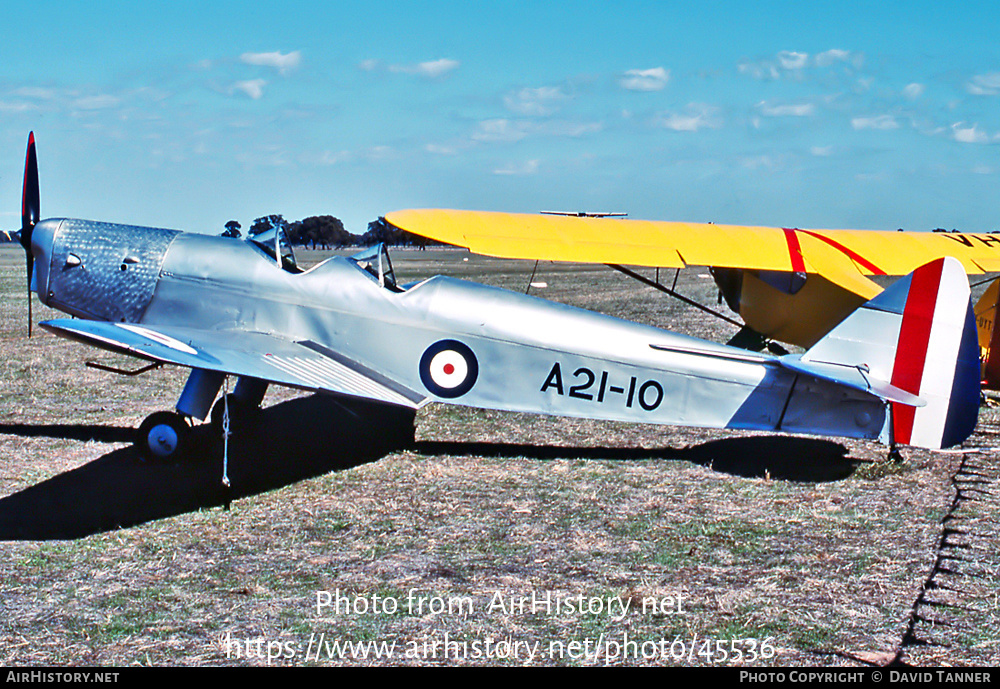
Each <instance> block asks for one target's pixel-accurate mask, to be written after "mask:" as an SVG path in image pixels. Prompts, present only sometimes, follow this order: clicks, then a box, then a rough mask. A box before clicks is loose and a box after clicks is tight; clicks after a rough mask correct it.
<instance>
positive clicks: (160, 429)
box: [135, 411, 191, 462]
mask: <svg viewBox="0 0 1000 689" xmlns="http://www.w3.org/2000/svg"><path fill="white" fill-rule="evenodd" d="M190 430H191V429H190V427H189V426H188V425H187V422H185V421H184V418H183V417H182V416H181V415H180V414H178V413H176V412H172V411H160V412H156V413H155V414H150V415H149V416H147V417H146V420H145V421H143V422H142V425H141V426H139V430H138V431H136V436H135V448H136V450H137V451H138V452H139V456H140V457H142V458H143V459H145V460H147V461H151V462H169V461H172V460H175V459H178V458H180V457H182V456H183V455H184V452H185V451H186V450H187V444H188V436H189V432H190Z"/></svg>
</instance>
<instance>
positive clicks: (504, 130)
mask: <svg viewBox="0 0 1000 689" xmlns="http://www.w3.org/2000/svg"><path fill="white" fill-rule="evenodd" d="M527 129H528V127H527V125H526V123H524V122H518V121H514V120H508V119H503V118H500V119H494V120H483V121H482V122H480V123H479V128H478V129H477V130H476V131H475V132H474V133H473V134H472V138H473V139H475V140H476V141H483V142H487V143H494V142H498V143H513V142H514V141H520V140H521V139H523V138H524V137H526V136H527V135H528V131H527Z"/></svg>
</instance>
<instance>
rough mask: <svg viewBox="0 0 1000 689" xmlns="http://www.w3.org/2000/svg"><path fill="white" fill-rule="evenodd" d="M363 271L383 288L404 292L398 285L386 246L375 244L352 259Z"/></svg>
mask: <svg viewBox="0 0 1000 689" xmlns="http://www.w3.org/2000/svg"><path fill="white" fill-rule="evenodd" d="M350 260H351V261H353V262H354V264H355V265H357V266H358V268H360V269H361V270H363V271H365V272H366V273H368V274H369V275H371V276H372V277H373V278H374V279H375V280H377V281H378V284H379V285H380V286H381V287H385V288H386V289H387V290H389V291H391V292H403V291H404V290H403V288H401V287H399V286H398V285H397V284H396V273H395V272H393V270H392V261H390V260H389V250H388V249H387V248H386V246H385V244H375V245H374V246H372V247H370V248H368V249H365V250H364V251H362V252H360V253H357V254H354V255H353V256H351V257H350Z"/></svg>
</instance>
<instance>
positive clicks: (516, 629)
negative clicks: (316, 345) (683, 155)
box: [0, 246, 1000, 666]
mask: <svg viewBox="0 0 1000 689" xmlns="http://www.w3.org/2000/svg"><path fill="white" fill-rule="evenodd" d="M322 257H323V256H322V255H321V254H318V253H312V254H310V253H308V252H306V253H305V254H304V255H303V258H304V260H305V262H315V261H317V260H319V259H321V258H322ZM393 258H394V261H395V265H396V269H397V274H398V276H399V278H400V281H401V282H405V281H407V280H411V279H417V278H420V277H426V276H429V275H432V274H435V273H445V274H450V275H454V276H458V277H463V278H469V279H473V280H477V281H480V282H486V283H489V284H494V285H500V286H503V287H508V288H511V289H515V290H519V291H523V290H524V289H525V288H526V286H527V284H528V281H529V276H530V275H531V271H532V268H533V266H532V264H530V263H527V264H526V263H517V262H503V261H498V260H491V259H486V258H482V257H477V256H469V255H468V254H466V253H464V252H460V251H427V252H416V251H398V252H395V254H394V256H393ZM23 270H24V268H23V254H22V253H21V251H20V249H19V247H16V246H2V247H0V347H2V354H3V356H2V357H0V367H2V370H3V374H4V375H3V385H2V387H0V452H2V455H0V456H2V460H0V461H2V467H3V470H2V472H0V496H4V497H2V498H0V664H3V665H32V664H67V665H69V664H72V665H246V664H249V665H265V664H274V665H316V664H320V665H388V664H391V665H399V664H449V665H458V664H503V665H508V664H509V665H525V664H531V665H605V664H611V665H622V664H624V665H633V664H637V665H710V664H740V665H760V666H796V665H869V664H879V665H884V664H886V663H889V662H890V661H893V660H896V661H898V662H904V663H908V664H912V665H936V664H954V665H996V664H997V660H998V658H1000V631H998V630H1000V600H998V591H1000V555H998V552H997V548H996V543H997V535H998V531H1000V526H998V518H1000V510H998V500H1000V497H998V493H1000V487H998V468H997V454H996V453H995V452H991V451H983V452H967V453H932V452H925V451H907V452H906V455H907V461H906V463H905V464H903V465H901V466H899V465H889V464H886V463H884V462H883V459H884V456H885V449H884V448H882V447H880V446H877V445H874V444H870V443H860V442H853V441H843V442H839V441H830V440H818V439H811V438H787V437H779V436H769V435H761V434H747V433H728V432H717V431H705V430H697V429H684V428H664V427H651V426H639V425H626V424H617V423H605V422H594V421H584V420H567V419H557V418H549V417H538V416H530V415H518V414H506V413H499V412H491V411H479V410H472V409H464V408H461V407H446V406H442V405H429V406H427V407H425V408H424V409H422V410H421V411H419V412H418V414H417V417H416V441H415V442H414V443H408V444H407V446H406V447H403V448H402V449H390V450H386V449H383V448H388V447H398V446H399V443H398V442H396V441H395V440H394V437H390V436H392V433H391V432H390V431H391V430H392V429H397V430H398V428H399V427H400V425H402V426H405V425H406V424H407V423H408V422H407V420H406V419H403V420H402V421H400V420H398V419H396V420H386V421H385V423H384V428H379V427H377V426H378V424H375V425H374V426H365V425H364V424H361V425H354V424H352V423H350V422H347V421H345V420H343V419H340V420H338V419H337V417H338V413H337V408H331V407H329V406H328V405H327V406H324V405H326V404H327V403H326V402H325V401H323V400H319V401H316V400H310V399H308V398H306V399H297V398H299V397H301V396H300V395H298V393H294V392H292V391H287V390H281V389H272V390H271V391H269V393H268V396H267V398H266V400H265V405H269V408H268V410H267V412H266V413H267V414H271V416H269V417H268V419H269V421H275V422H274V423H271V424H270V425H271V427H270V428H269V429H268V432H267V436H266V438H264V439H262V440H261V441H260V443H259V444H251V443H244V444H242V445H240V444H237V445H235V446H234V447H233V451H232V452H231V457H230V461H231V464H232V467H231V468H232V471H233V472H234V475H236V476H242V474H240V473H239V472H240V471H245V472H247V473H246V475H247V476H251V475H252V476H253V477H254V478H253V480H250V479H247V481H248V482H247V483H246V484H245V485H246V486H248V488H247V489H246V490H245V491H243V493H245V495H243V493H241V495H243V497H239V496H237V497H236V499H234V500H233V501H232V503H231V508H230V509H229V510H225V509H222V508H220V507H217V506H213V505H218V504H219V503H220V502H224V501H225V500H224V498H225V496H224V495H223V494H222V493H221V489H220V488H218V482H219V476H220V473H221V466H220V463H219V461H218V460H213V459H208V460H203V461H202V463H201V464H198V465H197V466H192V465H190V464H185V465H177V466H148V465H143V464H140V463H139V462H138V461H137V460H136V458H135V457H134V455H133V454H132V451H131V448H130V447H129V445H128V438H129V432H130V429H131V428H134V427H135V426H137V425H138V424H139V423H140V422H141V420H142V419H143V418H144V417H145V416H146V415H147V414H149V413H151V412H153V411H157V410H160V409H167V408H171V407H172V406H173V404H174V403H175V402H176V398H177V395H178V394H179V391H180V389H181V386H182V385H183V382H184V375H185V372H183V371H179V370H172V369H166V368H164V369H159V370H156V371H152V372H150V373H148V374H146V375H143V376H139V377H134V378H129V377H122V376H115V375H113V374H109V373H105V372H101V371H97V370H94V369H92V368H88V367H85V366H84V362H85V361H88V360H91V361H99V362H102V363H105V364H110V365H115V366H120V367H126V368H134V367H135V365H134V362H130V361H128V360H127V359H125V358H124V357H119V356H117V355H112V354H108V353H105V352H100V351H97V350H93V349H90V348H87V347H84V346H83V345H79V344H75V343H72V342H68V341H65V340H60V339H58V338H55V337H53V336H51V335H49V334H47V333H45V332H42V331H40V330H39V329H37V328H36V330H35V336H34V337H32V338H31V339H30V340H29V339H28V338H27V333H26V310H25V299H24V275H23ZM661 277H662V279H664V280H672V278H673V276H672V274H671V275H670V276H666V275H664V276H661ZM534 281H535V282H536V283H537V282H544V283H546V286H545V287H544V288H535V289H533V290H532V293H534V294H538V295H540V296H544V297H546V298H550V299H553V300H556V301H562V302H566V303H571V304H575V305H578V306H583V307H586V308H591V309H594V310H598V311H603V312H606V313H610V314H613V315H617V316H621V317H624V318H628V319H632V320H638V321H642V322H646V323H650V324H653V325H658V326H662V327H669V328H672V329H676V330H680V331H682V332H687V333H690V334H693V335H697V336H701V337H707V338H709V339H715V340H724V339H728V337H729V336H730V335H731V334H732V331H733V329H732V328H731V327H730V326H727V325H724V324H720V323H719V322H717V321H715V320H713V319H711V318H710V317H708V316H704V315H702V314H700V313H698V312H695V311H693V310H691V309H689V308H686V307H683V306H681V305H680V304H678V303H677V302H675V301H673V300H670V299H668V298H666V297H664V296H663V295H660V294H658V293H656V292H655V291H654V290H651V289H649V288H644V287H641V286H639V285H638V284H636V283H635V282H632V281H630V280H629V279H627V278H625V277H624V276H621V275H618V274H616V273H613V272H611V271H610V270H607V269H604V268H599V267H594V266H575V265H553V264H542V265H540V266H539V267H538V273H537V274H536V275H535V277H534ZM678 284H679V286H680V289H681V290H682V291H684V292H685V293H686V294H689V295H691V296H694V297H696V298H698V299H699V300H700V301H701V302H703V303H708V304H712V305H714V303H715V296H716V291H715V287H714V283H713V282H712V281H711V279H708V276H707V274H705V273H704V272H700V271H698V270H693V271H687V272H686V273H685V274H683V275H682V276H681V278H680V281H679V283H678ZM53 315H54V314H53V313H52V312H47V311H46V309H44V308H43V307H40V306H39V305H38V303H37V301H36V305H35V316H36V321H37V320H42V319H44V318H46V317H53ZM277 421H283V422H282V423H278V422H277ZM284 421H287V423H285V422H284ZM390 426H391V428H390ZM998 432H1000V431H998V418H997V413H996V412H995V411H994V410H992V409H990V408H983V410H982V412H981V417H980V427H979V430H978V431H977V433H976V435H974V436H973V437H972V438H971V439H970V442H969V443H968V447H986V448H988V447H991V446H995V445H1000V442H998V438H997V435H998ZM380 443H381V444H380ZM345 457H346V459H345ZM254 472H256V473H254ZM310 474H318V475H315V476H312V477H311V478H304V479H302V480H299V479H300V478H301V476H308V475H310ZM234 484H235V481H234ZM257 490H261V491H263V492H259V493H257V492H256V491H257ZM220 496H222V498H220ZM230 497H232V496H230ZM116 524H134V525H132V526H129V527H127V528H122V529H116V528H114V526H115V525H116ZM67 534H73V535H77V536H79V537H76V538H66V535H67ZM84 534H89V535H84ZM318 603H319V604H322V605H321V606H319V607H318Z"/></svg>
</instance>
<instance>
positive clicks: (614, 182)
mask: <svg viewBox="0 0 1000 689" xmlns="http://www.w3.org/2000/svg"><path fill="white" fill-rule="evenodd" d="M12 4H13V6H10V5H12ZM998 29H1000V9H998V8H997V6H996V4H995V3H990V2H981V3H979V2H955V3H941V2H939V1H938V2H933V3H931V2H913V3H874V2H873V3H866V2H836V3H803V2H754V3H750V2H741V3H737V2H711V1H707V2H705V1H702V2H628V1H624V2H615V3H610V2H608V3H600V2H581V1H577V2H490V3H479V2H434V3H423V2H405V1H400V0H396V1H395V2H380V1H377V0H376V1H373V2H364V3H361V2H358V3H354V2H341V3H338V2H294V1H292V2H283V3H281V6H280V8H279V7H278V6H277V3H275V4H273V5H272V4H264V3H252V4H247V3H225V2H199V3H193V2H170V3H156V2H151V3H134V2H128V3H125V2H100V1H96V0H95V1H91V2H88V3H79V4H71V3H65V2H46V1H44V0H42V1H39V2H32V3H27V2H19V3H8V4H7V5H5V7H4V10H3V29H2V31H3V35H2V40H0V201H2V202H0V227H3V228H8V229H9V228H14V227H16V226H17V225H18V224H19V201H20V192H21V174H22V166H23V159H24V145H25V141H26V139H27V133H28V131H29V130H34V131H35V133H36V137H37V141H38V153H39V168H40V175H41V194H42V215H43V216H45V217H52V216H72V217H84V218H92V219H101V220H109V221H115V222H127V223H134V224H143V225H154V226H162V227H175V228H180V229H188V230H194V231H203V232H221V231H222V227H223V225H224V223H225V222H226V221H227V220H229V219H236V220H239V221H240V222H241V223H242V224H243V225H244V226H245V227H246V226H248V225H249V224H250V223H251V222H252V220H253V219H254V218H255V217H258V216H260V215H264V214H269V213H282V214H284V216H285V217H286V218H288V219H290V220H295V219H299V218H302V217H305V216H308V215H318V214H332V215H336V216H338V217H340V218H342V219H343V220H344V222H345V224H346V225H347V228H348V229H349V230H351V231H353V232H357V233H360V232H363V231H364V230H365V225H366V223H367V222H368V221H370V220H373V219H375V218H376V217H377V216H379V215H381V214H383V213H386V212H388V211H391V210H396V209H400V208H415V207H446V208H447V207H450V208H465V209H483V210H500V211H516V212H536V211H538V210H542V209H545V210H604V211H625V212H628V213H629V214H630V217H634V218H647V219H662V220H691V221H714V222H728V223H739V224H763V225H780V226H786V227H792V226H795V227H814V228H827V227H850V228H854V227H856V228H873V229H895V228H897V227H904V228H907V229H930V228H934V227H946V228H949V229H950V228H957V229H961V230H966V231H987V230H994V229H1000V193H998V192H1000V157H998V154H1000V107H998V106H1000V39H998V38H997V37H998V36H1000V31H998ZM4 199H5V201H3V200H4Z"/></svg>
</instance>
